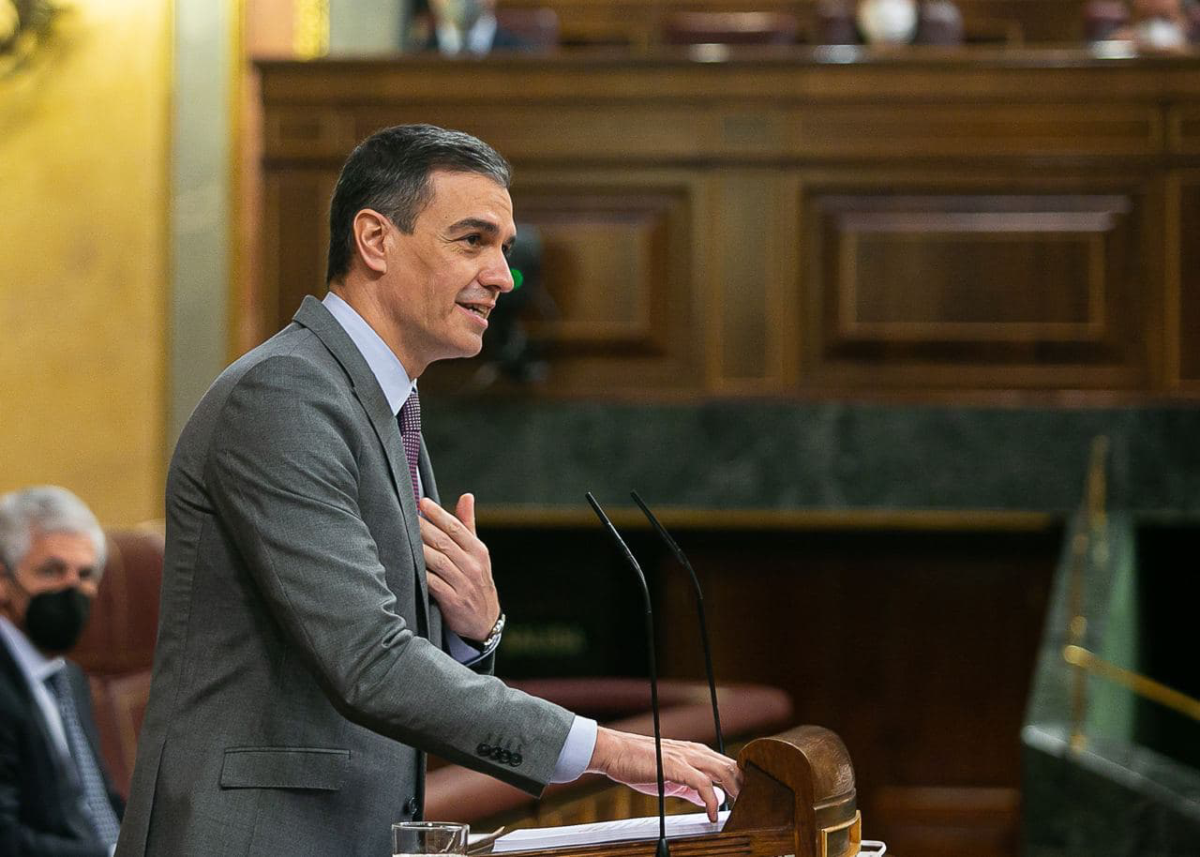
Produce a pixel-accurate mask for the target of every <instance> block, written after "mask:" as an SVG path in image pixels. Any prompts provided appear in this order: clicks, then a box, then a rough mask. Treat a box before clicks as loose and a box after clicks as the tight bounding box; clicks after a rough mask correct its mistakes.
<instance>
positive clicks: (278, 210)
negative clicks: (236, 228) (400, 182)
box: [261, 169, 338, 336]
mask: <svg viewBox="0 0 1200 857" xmlns="http://www.w3.org/2000/svg"><path fill="white" fill-rule="evenodd" d="M337 177H338V173H337V170H336V169H332V170H307V169H290V170H282V171H279V172H275V173H272V174H270V175H268V177H267V180H266V187H265V200H264V216H263V221H262V229H263V254H262V266H263V268H262V274H263V276H262V283H263V293H262V295H261V304H262V306H263V324H264V327H265V328H266V330H265V331H264V335H265V336H269V335H270V334H272V333H274V332H275V331H277V330H279V329H280V328H282V327H283V326H284V325H286V324H287V323H288V322H289V321H291V320H292V316H293V315H294V314H295V312H296V310H297V309H298V308H299V307H300V302H301V301H302V300H303V299H304V296H305V295H316V296H317V297H322V296H323V295H324V294H325V263H326V259H327V256H328V247H329V199H330V197H331V196H332V195H333V186H334V184H336V183H337ZM297 212H303V213H304V214H303V216H297Z"/></svg>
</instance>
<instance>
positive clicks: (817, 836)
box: [509, 726, 862, 857]
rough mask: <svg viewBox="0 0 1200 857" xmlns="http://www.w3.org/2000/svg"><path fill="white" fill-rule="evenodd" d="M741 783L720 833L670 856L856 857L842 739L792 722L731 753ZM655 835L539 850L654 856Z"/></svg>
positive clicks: (855, 816)
mask: <svg viewBox="0 0 1200 857" xmlns="http://www.w3.org/2000/svg"><path fill="white" fill-rule="evenodd" d="M738 765H739V766H740V767H741V769H742V772H743V775H744V777H745V781H744V784H743V788H742V793H741V795H740V796H739V797H738V799H737V802H736V803H735V804H734V807H733V811H732V812H731V813H730V815H729V819H728V820H727V821H726V822H725V826H724V828H723V829H722V831H721V832H720V833H717V834H713V835H711V836H697V837H689V838H684V839H672V840H671V846H670V847H671V854H672V855H673V857H779V855H781V854H791V855H795V857H855V855H856V854H858V851H859V845H860V843H861V841H862V816H861V814H860V813H859V811H858V804H857V796H856V792H855V787H854V768H853V765H852V764H851V762H850V755H849V754H848V753H847V752H846V747H845V745H843V744H842V742H841V739H839V738H838V737H837V735H835V734H834V733H832V732H830V731H829V730H828V729H823V728H821V727H819V726H799V727H797V728H795V729H792V730H790V731H788V732H785V733H783V734H781V735H777V736H775V737H773V738H760V739H758V740H756V741H751V742H750V743H749V744H747V745H746V747H744V748H743V749H742V752H741V753H739V754H738ZM656 844H657V843H656V841H654V840H651V841H639V842H626V843H619V844H609V845H592V846H587V847H578V848H575V847H568V848H553V849H548V850H544V851H520V852H509V853H512V854H514V855H524V857H530V855H533V854H538V855H544V857H654V855H655V846H656Z"/></svg>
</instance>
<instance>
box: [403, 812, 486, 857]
mask: <svg viewBox="0 0 1200 857" xmlns="http://www.w3.org/2000/svg"><path fill="white" fill-rule="evenodd" d="M470 832H471V828H470V827H468V826H467V825H465V824H454V823H452V822H449V821H401V822H399V823H397V824H393V825H392V857H424V855H430V854H437V855H447V857H466V853H467V836H468V835H469V834H470Z"/></svg>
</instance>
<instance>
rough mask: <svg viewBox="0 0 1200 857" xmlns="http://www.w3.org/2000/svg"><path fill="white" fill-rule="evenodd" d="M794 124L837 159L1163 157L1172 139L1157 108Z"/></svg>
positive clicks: (1003, 109)
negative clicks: (1165, 143)
mask: <svg viewBox="0 0 1200 857" xmlns="http://www.w3.org/2000/svg"><path fill="white" fill-rule="evenodd" d="M894 83H898V81H894ZM935 85H940V86H942V87H947V86H953V85H954V83H953V81H948V80H945V79H944V78H943V80H942V82H941V83H940V84H935ZM789 116H790V120H791V123H792V127H793V131H792V134H793V136H794V139H795V141H796V144H797V145H799V146H801V147H803V149H804V150H805V151H806V152H809V153H811V154H812V155H814V156H829V157H837V158H846V157H863V156H875V157H881V156H882V157H884V158H887V159H889V160H894V159H898V158H902V157H905V156H921V157H938V158H951V159H957V158H962V157H964V156H975V157H979V156H1004V155H1015V154H1020V155H1023V156H1027V157H1031V156H1082V155H1094V156H1126V155H1127V156H1137V155H1142V156H1149V155H1155V154H1158V153H1159V152H1161V151H1162V148H1163V140H1164V137H1165V127H1164V125H1165V119H1164V117H1163V114H1162V111H1161V109H1160V108H1158V107H1157V106H1156V105H1152V104H1146V105H1142V104H1128V103H1118V104H1080V103H1077V102H1076V103H1020V104H1015V103H1014V104H1007V103H1003V102H1000V103H997V102H993V103H987V104H962V105H959V104H939V105H938V108H937V109H936V110H928V111H927V110H914V109H913V107H912V105H906V104H898V105H895V106H893V105H890V104H887V103H886V102H883V103H878V104H872V105H871V106H869V107H864V106H862V105H858V104H852V105H840V104H839V105H829V106H815V107H809V106H803V107H797V108H795V109H794V110H792V111H789Z"/></svg>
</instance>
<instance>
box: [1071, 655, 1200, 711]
mask: <svg viewBox="0 0 1200 857" xmlns="http://www.w3.org/2000/svg"><path fill="white" fill-rule="evenodd" d="M1063 660H1065V661H1066V662H1067V663H1069V664H1070V665H1071V666H1073V667H1077V668H1078V669H1080V670H1083V671H1085V672H1088V673H1091V674H1092V675H1095V676H1098V677H1100V678H1103V679H1107V680H1108V681H1111V682H1113V683H1114V684H1119V685H1121V686H1123V687H1125V688H1128V689H1129V690H1131V691H1133V692H1134V693H1135V694H1137V695H1138V696H1141V697H1144V698H1146V699H1149V700H1151V701H1153V702H1157V703H1158V704H1159V705H1162V706H1165V707H1167V708H1170V709H1171V710H1172V711H1178V712H1179V713H1180V714H1182V715H1184V716H1186V717H1190V718H1192V719H1193V720H1200V699H1195V698H1193V697H1191V696H1188V695H1187V694H1186V693H1183V692H1182V691H1178V690H1175V688H1173V687H1168V686H1167V685H1165V684H1163V683H1162V682H1159V681H1155V680H1154V679H1152V678H1150V677H1148V676H1144V675H1142V674H1141V673H1138V672H1134V671H1133V670H1128V669H1125V668H1124V667H1119V666H1117V665H1116V664H1114V663H1112V662H1110V661H1106V660H1104V658H1101V657H1099V656H1098V655H1096V654H1095V653H1093V652H1089V651H1088V650H1087V649H1085V648H1083V647H1082V646H1075V645H1066V646H1064V647H1063Z"/></svg>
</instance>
